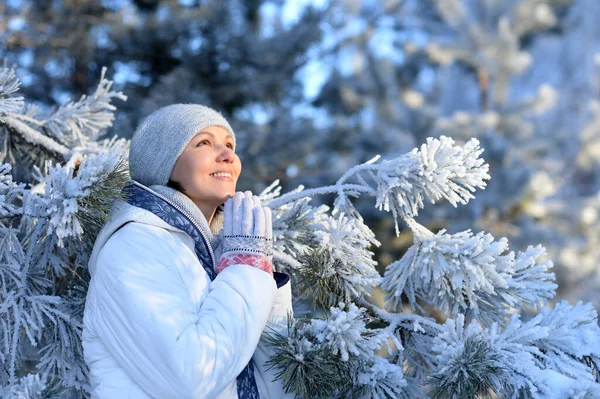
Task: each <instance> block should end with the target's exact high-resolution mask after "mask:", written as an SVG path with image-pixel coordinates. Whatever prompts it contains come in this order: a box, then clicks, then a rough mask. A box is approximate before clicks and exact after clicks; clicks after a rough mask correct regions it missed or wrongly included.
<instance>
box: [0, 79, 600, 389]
mask: <svg viewBox="0 0 600 399" xmlns="http://www.w3.org/2000/svg"><path fill="white" fill-rule="evenodd" d="M100 78H101V80H100V83H99V85H98V87H97V88H96V90H95V92H93V93H92V94H90V95H89V96H83V97H82V98H81V99H80V100H79V101H77V102H70V103H67V104H65V105H64V106H62V107H60V108H59V109H57V110H54V111H52V112H46V113H44V111H43V110H40V109H38V108H36V107H31V106H26V105H25V102H24V99H23V98H22V97H19V96H18V89H19V81H18V79H17V78H16V75H15V72H14V70H12V69H8V68H4V69H2V70H1V71H0V88H1V90H0V133H1V134H2V136H3V139H4V141H5V142H6V143H10V145H8V146H7V147H6V150H4V152H3V153H2V158H3V159H2V162H7V163H4V164H3V166H2V168H1V169H0V176H1V177H2V178H1V180H0V181H1V183H2V184H1V185H0V200H1V202H0V212H1V213H0V222H1V224H0V238H1V240H2V246H1V247H0V259H1V260H2V261H1V262H0V277H1V279H0V281H1V282H2V285H1V287H0V288H1V292H0V295H2V298H1V299H2V301H1V303H2V306H1V307H0V321H1V322H0V329H1V334H0V337H1V338H0V339H1V341H0V348H1V350H0V356H1V358H2V361H3V362H2V364H3V367H2V369H1V370H0V382H1V386H2V395H1V396H2V397H18V398H37V397H66V396H67V395H71V396H75V397H85V395H86V390H87V388H88V385H87V368H86V366H85V364H84V362H83V357H82V352H81V344H80V334H81V318H82V314H83V305H84V299H85V294H86V288H87V282H88V280H89V275H88V274H87V271H86V263H87V258H88V256H89V252H90V246H91V243H92V242H93V240H94V238H95V234H96V233H97V231H98V229H99V228H100V226H101V225H102V223H103V221H104V220H105V219H106V217H107V215H108V211H109V209H110V206H111V202H112V201H113V200H114V199H117V198H120V189H121V188H122V187H123V185H124V184H125V182H126V179H127V173H126V151H125V150H126V149H127V143H126V141H124V140H115V139H106V138H104V133H106V130H107V129H108V128H109V127H110V125H111V124H112V122H113V120H114V112H115V110H116V107H115V105H113V104H112V101H113V100H114V99H125V96H124V95H123V94H122V93H120V92H115V91H112V87H111V82H110V81H109V80H107V79H106V78H105V77H104V73H103V74H102V75H101V77H100ZM482 152H483V149H482V148H480V146H479V142H478V141H477V140H476V139H471V140H469V141H468V142H467V143H465V144H464V145H462V146H461V145H457V144H456V143H455V142H454V141H453V140H452V139H450V138H448V137H445V136H441V137H440V138H430V139H427V141H426V143H424V144H423V145H422V146H420V147H419V148H415V149H414V150H413V151H411V152H408V153H405V154H402V155H400V156H398V157H396V158H392V159H387V160H380V159H379V157H376V158H373V159H371V160H370V161H368V162H366V163H363V164H360V165H357V166H354V167H351V168H349V169H348V170H347V171H346V172H345V173H344V174H343V175H342V176H341V177H340V178H339V179H338V181H337V182H336V183H335V184H334V185H331V186H325V187H318V188H313V189H307V190H305V189H304V188H303V187H298V188H297V189H296V190H293V191H292V192H289V193H286V194H281V187H280V186H279V185H278V182H275V183H273V184H272V185H271V186H270V187H268V188H267V189H266V190H264V191H263V193H262V194H261V196H262V199H263V201H264V202H265V203H266V204H268V206H270V207H271V208H272V210H273V212H274V225H273V230H274V236H275V237H276V246H275V254H274V260H275V263H276V265H277V267H278V268H279V269H280V270H285V271H287V272H288V273H289V274H291V275H292V278H293V283H294V291H295V294H296V296H297V297H298V298H301V299H306V300H308V301H311V302H312V303H313V304H314V305H315V306H316V307H318V308H319V309H321V310H322V312H323V315H322V317H302V315H301V314H298V317H297V319H296V320H294V321H292V322H291V324H290V325H289V326H288V329H287V331H270V332H269V334H270V340H271V342H272V344H273V345H274V347H275V348H276V354H275V355H274V356H273V358H272V359H271V361H270V362H271V365H272V367H274V368H275V369H276V370H277V372H278V375H279V378H281V380H282V382H283V383H284V384H285V386H286V387H287V389H289V390H290V391H291V392H294V393H295V394H296V395H297V396H298V397H353V398H386V397H388V398H396V397H406V398H414V397H434V398H437V397H451V398H468V397H493V395H497V396H500V397H515V398H518V397H533V398H548V397H556V398H563V397H585V395H587V396H588V397H594V396H597V395H598V394H599V393H600V385H599V384H598V382H597V378H598V375H597V365H598V362H599V361H600V329H599V328H598V323H597V314H596V311H595V310H594V309H593V307H592V306H591V305H589V304H583V303H578V304H576V305H575V306H572V305H570V304H568V303H567V302H560V303H559V304H557V305H555V306H554V307H553V308H547V307H545V304H546V303H547V302H548V300H550V299H552V298H553V297H554V295H555V290H556V284H555V283H554V282H553V280H554V275H553V274H552V273H551V272H550V271H549V269H550V267H551V265H552V263H551V262H550V261H548V260H547V259H546V257H545V250H544V248H543V247H541V246H537V247H529V248H527V249H526V250H525V251H522V252H521V251H516V252H515V251H510V250H509V247H508V241H507V240H506V239H504V238H502V239H499V240H497V239H495V238H494V237H493V236H492V235H491V234H488V233H484V232H480V233H477V234H474V233H472V232H471V231H470V230H466V231H463V232H459V233H454V234H449V233H447V232H446V231H444V230H441V231H438V232H432V231H430V230H429V229H427V228H426V227H424V226H423V225H421V224H419V223H418V222H417V218H418V217H419V212H420V211H421V210H422V209H423V208H424V206H425V203H433V204H435V203H437V202H439V201H441V200H446V201H447V202H449V203H450V204H452V205H454V206H458V205H460V204H466V203H467V202H469V201H470V200H471V199H472V198H474V194H473V193H474V192H475V191H476V190H477V189H483V188H485V186H486V184H487V180H488V179H489V178H490V176H489V173H488V172H489V166H488V165H487V164H486V163H485V162H484V160H483V159H482V158H481V154H482ZM23 154H28V155H29V157H25V156H24V155H23ZM13 163H14V164H16V165H20V166H21V167H23V168H27V172H23V173H22V175H24V176H28V179H30V180H27V184H24V183H17V182H15V181H14V179H13V177H12V175H11V164H13ZM318 195H333V196H334V198H335V199H334V202H333V204H332V205H331V206H330V207H328V206H325V205H321V206H313V205H312V204H311V202H312V198H313V197H315V196H318ZM361 196H362V197H370V198H371V199H372V200H373V201H374V204H375V207H376V208H377V209H379V210H381V211H384V212H388V213H389V218H391V220H393V221H394V223H395V225H396V233H399V232H400V228H401V227H402V228H403V229H405V228H408V229H409V230H410V231H411V232H412V234H413V236H414V243H413V245H412V246H411V247H410V248H409V250H408V251H407V252H406V253H405V254H404V255H403V256H402V258H401V259H399V260H397V261H396V262H393V263H391V264H389V265H387V267H386V270H385V273H384V275H383V277H380V275H379V273H378V272H377V262H376V261H375V260H374V254H373V251H372V249H373V247H374V246H378V245H379V242H378V240H377V238H376V237H375V235H374V233H373V231H372V230H371V229H370V228H369V226H368V225H367V224H365V222H364V219H363V218H362V216H361V214H360V212H359V210H358V208H356V207H355V206H354V201H355V200H356V198H358V197H361ZM375 287H380V288H382V289H383V290H385V291H386V292H387V293H388V298H387V299H388V301H387V305H386V307H380V306H377V305H374V304H372V303H370V302H369V301H368V300H367V298H368V295H369V294H370V293H371V292H372V290H373V289H374V288H375ZM526 307H528V308H530V309H533V311H535V312H537V315H535V317H532V318H531V319H528V320H527V319H526V318H524V317H522V316H521V314H522V313H523V310H524V309H525V308H526ZM432 309H434V310H436V311H437V312H438V313H439V314H441V315H443V320H439V321H438V320H436V319H435V318H433V317H432V316H431V310H432ZM553 395H554V396H553ZM569 395H570V396H569Z"/></svg>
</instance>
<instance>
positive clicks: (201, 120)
mask: <svg viewBox="0 0 600 399" xmlns="http://www.w3.org/2000/svg"><path fill="white" fill-rule="evenodd" d="M209 126H220V127H222V128H223V129H225V130H227V131H228V132H229V133H231V135H232V136H233V138H234V140H235V133H234V132H233V129H232V128H231V126H229V123H227V121H226V120H225V118H224V117H223V116H222V115H221V114H219V113H218V112H217V111H215V110H214V109H212V108H209V107H206V106H204V105H198V104H173V105H169V106H166V107H163V108H160V109H158V110H156V111H154V112H153V113H151V114H150V115H148V116H147V117H146V118H145V119H144V120H143V121H142V123H141V124H140V125H139V126H138V128H137V129H136V131H135V133H134V134H133V137H132V139H131V148H130V149H129V171H130V172H131V178H132V179H133V180H136V181H138V182H139V183H141V184H143V185H145V186H151V185H155V184H159V185H162V186H166V185H167V183H168V182H169V178H170V177H171V173H172V172H173V168H174V167H175V162H177V158H179V155H181V153H182V152H183V150H184V149H185V147H186V146H187V145H188V143H189V142H190V141H191V140H192V139H193V138H194V137H195V136H196V134H198V133H200V131H202V129H204V128H207V127H209Z"/></svg>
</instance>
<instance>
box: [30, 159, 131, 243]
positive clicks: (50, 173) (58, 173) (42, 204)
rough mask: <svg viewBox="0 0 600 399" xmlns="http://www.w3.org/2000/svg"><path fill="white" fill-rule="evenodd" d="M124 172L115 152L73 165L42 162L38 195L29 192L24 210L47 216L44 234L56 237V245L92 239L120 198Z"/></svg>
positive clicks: (125, 175)
mask: <svg viewBox="0 0 600 399" xmlns="http://www.w3.org/2000/svg"><path fill="white" fill-rule="evenodd" d="M127 177H128V173H127V170H126V167H125V164H124V163H123V161H122V154H120V153H119V152H118V151H109V152H104V153H99V154H97V155H94V156H87V157H85V158H83V160H82V161H81V163H80V164H79V165H77V166H76V167H73V166H71V165H66V166H60V165H55V166H52V165H50V164H46V170H45V177H44V181H43V184H44V185H45V190H44V193H43V194H42V195H40V194H36V193H31V192H30V193H29V194H28V196H27V198H26V201H25V205H24V209H25V210H24V212H25V213H26V214H27V216H29V217H36V218H48V225H47V229H48V230H47V234H55V235H56V236H57V237H58V245H59V246H62V245H63V240H64V239H66V238H69V237H73V238H75V239H81V238H83V237H82V235H83V233H84V228H83V227H84V226H86V230H85V232H86V234H87V235H88V236H89V237H91V238H93V237H94V234H95V232H97V231H98V229H99V228H100V227H101V226H102V224H103V223H104V220H105V219H106V217H107V215H108V212H109V211H110V207H111V205H112V201H114V199H115V198H120V197H121V194H120V191H121V189H122V188H123V186H124V185H125V182H126V180H127Z"/></svg>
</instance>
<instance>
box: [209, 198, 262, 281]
mask: <svg viewBox="0 0 600 399" xmlns="http://www.w3.org/2000/svg"><path fill="white" fill-rule="evenodd" d="M236 264H238V265H239V264H242V265H248V266H252V267H256V268H258V269H261V270H263V271H265V272H267V273H269V274H273V225H272V222H271V209H270V208H268V207H262V206H261V204H260V200H259V199H258V197H257V196H253V195H252V193H251V192H250V191H246V192H245V193H241V192H237V193H236V194H235V196H234V197H233V198H229V199H228V200H227V201H226V202H225V213H224V226H223V255H221V259H219V262H218V263H217V270H216V271H217V273H221V272H222V271H223V270H224V269H225V268H226V267H227V266H230V265H236Z"/></svg>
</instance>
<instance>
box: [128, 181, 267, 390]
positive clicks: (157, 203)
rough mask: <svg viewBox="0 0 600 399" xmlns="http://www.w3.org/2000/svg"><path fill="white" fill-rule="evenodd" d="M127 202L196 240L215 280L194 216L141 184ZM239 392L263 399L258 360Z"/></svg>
mask: <svg viewBox="0 0 600 399" xmlns="http://www.w3.org/2000/svg"><path fill="white" fill-rule="evenodd" d="M123 193H124V194H125V197H126V198H127V202H128V203H129V204H131V205H133V206H136V207H138V208H142V209H145V210H147V211H149V212H152V213H153V214H155V215H156V216H158V217H159V218H161V219H162V220H163V221H165V222H166V223H168V224H170V225H171V226H173V227H176V228H178V229H181V230H183V231H184V232H186V233H187V234H188V235H189V236H190V237H192V239H193V240H194V243H195V246H194V249H195V250H196V256H197V257H198V260H200V264H201V265H202V267H203V268H204V270H205V271H206V274H208V276H209V277H210V279H211V281H212V280H214V279H215V277H217V274H216V273H215V271H214V270H213V265H214V264H215V259H214V254H213V252H212V249H211V247H210V244H209V242H208V239H207V237H206V236H205V235H204V234H202V231H201V230H200V229H199V228H198V227H197V226H196V225H195V224H194V223H193V222H192V220H190V218H189V217H188V216H187V215H186V214H185V213H184V212H182V211H181V210H180V209H178V208H177V207H175V206H174V205H173V204H172V203H171V202H169V201H168V200H167V199H166V198H164V197H162V196H161V197H159V196H158V195H156V194H154V193H153V192H151V191H150V190H146V189H144V188H142V187H141V186H138V185H135V184H130V185H128V186H126V187H125V188H124V189H123ZM236 381H237V394H238V398H240V399H259V398H260V395H259V394H258V387H257V386H256V380H255V379H254V364H253V362H252V359H250V362H249V363H248V365H247V366H246V367H244V369H243V370H242V372H241V373H240V374H239V375H238V376H237V380H236Z"/></svg>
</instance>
